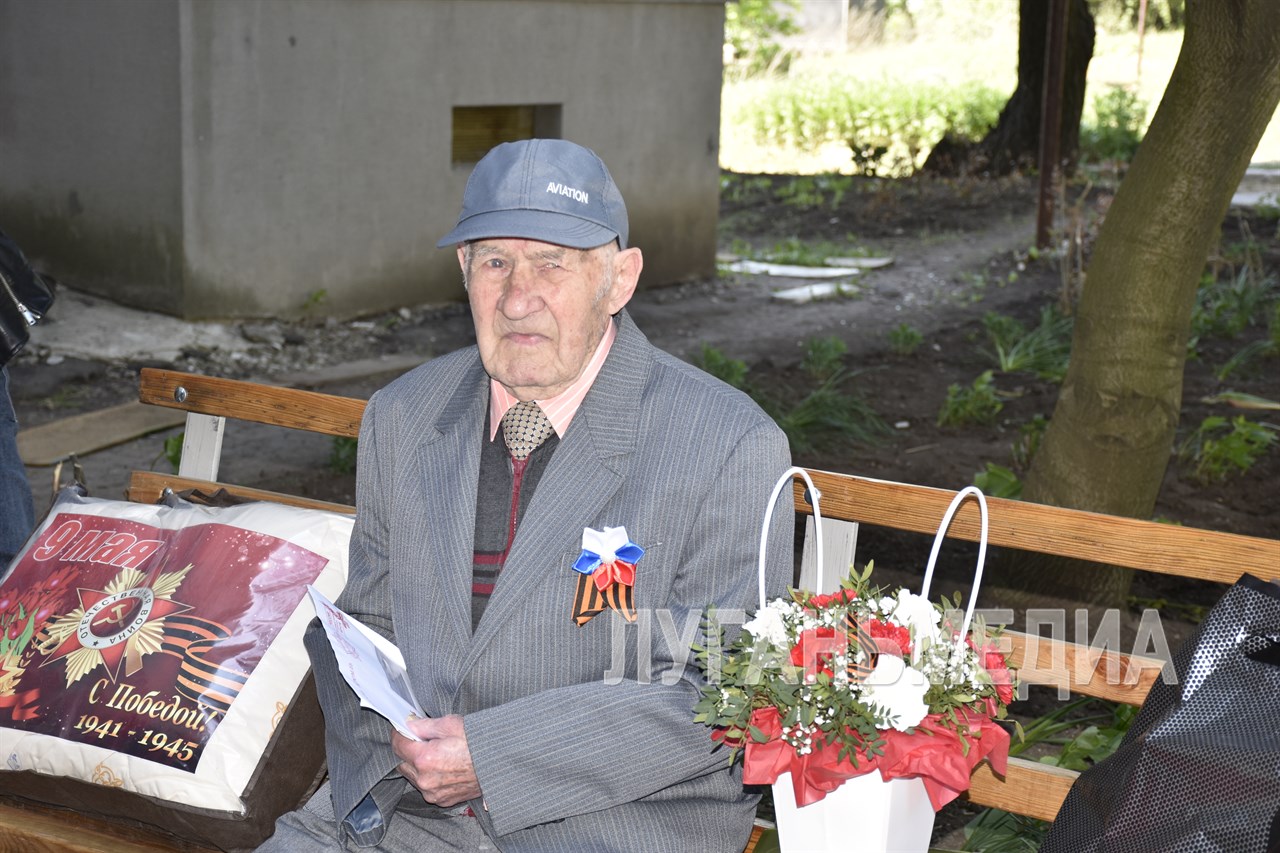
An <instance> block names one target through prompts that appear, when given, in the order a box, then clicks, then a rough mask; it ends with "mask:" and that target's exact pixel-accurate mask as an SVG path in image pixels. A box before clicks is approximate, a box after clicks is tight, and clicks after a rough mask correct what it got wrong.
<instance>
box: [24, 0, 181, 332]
mask: <svg viewBox="0 0 1280 853" xmlns="http://www.w3.org/2000/svg"><path fill="white" fill-rule="evenodd" d="M177 34H178V7H177V6H176V5H175V4H173V3H171V2H169V0H126V2H103V3H84V2H79V0H44V2H14V0H4V2H0V227H2V228H4V229H5V230H6V231H8V232H9V233H11V234H12V235H13V236H14V237H15V238H16V239H18V240H19V242H20V243H21V244H22V245H23V247H24V248H25V249H27V250H28V252H29V253H30V254H33V255H39V256H41V258H42V259H43V260H45V261H46V262H47V263H48V264H50V265H51V266H52V267H54V268H57V269H58V270H59V272H61V271H62V269H63V268H64V267H65V270H66V273H65V277H67V278H68V279H69V280H71V279H74V280H75V281H76V282H79V281H80V280H81V278H82V276H84V275H85V274H87V273H93V274H94V275H95V278H98V279H100V280H101V287H103V288H111V289H112V290H114V291H116V292H118V293H119V296H120V298H121V299H122V300H123V301H129V302H133V303H135V304H137V303H142V304H152V305H154V307H156V308H158V309H160V310H164V311H170V312H176V311H177V310H178V309H179V308H180V307H181V305H180V300H179V296H180V292H179V291H178V290H176V289H170V288H168V287H158V286H156V285H157V283H170V282H176V281H179V280H180V279H181V276H182V218H181V214H182V211H181V206H180V200H181V195H180V191H181V178H182V168H181V153H182V152H181V148H182V146H181V127H180V124H179V121H178V116H179V104H180V98H179V85H178V84H179V69H178V41H177ZM64 261H65V264H64Z"/></svg>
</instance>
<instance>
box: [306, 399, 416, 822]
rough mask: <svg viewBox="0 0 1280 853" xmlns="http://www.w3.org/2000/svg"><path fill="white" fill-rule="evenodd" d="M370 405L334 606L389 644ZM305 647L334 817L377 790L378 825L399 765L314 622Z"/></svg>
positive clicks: (380, 722)
mask: <svg viewBox="0 0 1280 853" xmlns="http://www.w3.org/2000/svg"><path fill="white" fill-rule="evenodd" d="M376 401H377V396H376V395H375V397H374V399H373V400H371V401H370V403H369V406H368V407H367V409H366V410H365V415H364V421H363V423H362V425H361V428H360V444H359V451H358V469H357V470H359V471H360V475H361V483H360V488H359V490H358V495H357V497H358V506H357V508H356V509H357V512H356V520H355V527H354V529H353V531H352V534H351V549H350V557H349V564H348V578H347V585H346V587H345V589H344V590H343V592H342V595H340V596H339V598H338V601H337V602H336V603H337V605H338V606H339V607H340V608H342V609H343V610H345V611H347V612H348V613H350V614H351V615H352V616H354V617H355V618H357V619H359V620H360V621H361V622H363V623H364V624H366V625H368V626H369V627H370V628H372V629H373V630H375V631H378V632H379V633H381V634H382V635H383V636H385V637H387V638H388V639H389V640H391V641H392V642H395V635H394V632H393V631H392V623H391V601H390V595H389V590H390V587H389V581H388V577H387V565H388V563H387V559H386V549H387V535H388V530H387V519H388V518H389V515H388V514H387V507H386V506H383V505H382V503H383V502H384V500H385V496H384V489H382V488H380V480H381V468H380V467H379V466H380V462H381V463H383V464H385V462H386V460H385V459H381V460H380V459H379V456H378V451H377V430H376V428H375V423H376V414H375V412H376V408H377V407H376V405H375V404H376ZM306 646H307V652H308V654H309V655H310V657H311V665H312V668H313V669H314V671H315V679H316V689H317V692H318V693H319V697H320V705H321V708H322V709H323V710H324V718H325V752H326V755H327V758H328V763H329V779H330V792H331V794H332V797H333V805H334V814H335V815H337V816H338V819H339V820H340V821H341V820H342V819H343V818H344V817H346V816H347V815H349V814H350V813H351V811H352V809H354V808H355V807H356V806H357V805H359V804H360V802H361V801H362V800H363V799H364V798H365V796H366V795H367V794H369V793H370V792H373V791H374V789H375V786H376V787H377V791H376V793H375V796H374V799H375V800H376V801H377V802H378V805H379V810H380V811H381V812H382V814H383V817H384V825H385V822H386V820H387V819H388V818H389V816H390V815H389V809H390V808H393V807H394V804H395V802H396V801H397V800H398V799H399V796H400V794H402V793H403V792H404V791H405V790H407V789H408V783H407V782H405V781H404V780H403V779H401V778H400V777H399V776H395V777H394V778H392V779H388V777H389V776H391V775H392V774H393V771H394V769H395V766H396V764H398V763H399V760H398V759H397V758H396V756H395V753H393V752H392V751H391V741H390V734H389V731H390V727H389V724H388V723H387V721H386V720H385V719H383V718H382V717H381V716H380V715H379V714H377V713H376V712H374V711H371V710H369V709H367V708H361V707H360V702H359V699H358V698H357V697H356V694H355V692H354V691H352V690H351V688H350V687H349V686H348V685H347V682H346V680H345V679H344V678H343V676H342V673H341V672H340V671H339V669H338V666H337V662H336V661H335V659H334V656H333V649H332V647H331V646H330V645H329V641H328V638H327V637H326V636H325V633H324V629H323V628H322V627H321V626H320V624H319V622H318V621H313V622H312V623H311V625H310V626H309V628H308V630H307V635H306ZM383 780H388V782H387V784H383V785H379V783H380V782H382V781H383ZM397 780H398V782H399V784H398V786H397V784H396V783H397ZM378 834H379V835H380V832H379V833H378Z"/></svg>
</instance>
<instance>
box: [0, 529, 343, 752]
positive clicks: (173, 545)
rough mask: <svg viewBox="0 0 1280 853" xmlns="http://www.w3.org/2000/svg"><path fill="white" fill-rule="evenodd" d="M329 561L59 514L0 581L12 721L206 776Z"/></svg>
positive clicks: (4, 679) (269, 539)
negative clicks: (274, 647) (204, 769)
mask: <svg viewBox="0 0 1280 853" xmlns="http://www.w3.org/2000/svg"><path fill="white" fill-rule="evenodd" d="M326 562H327V561H326V559H325V558H324V557H322V556H321V555H319V554H315V553H313V552H311V551H309V550H307V549H305V548H301V547H299V546H296V545H293V544H292V543H290V542H288V541H285V540H282V539H279V538H277V537H274V536H270V535H268V534H263V533H258V532H255V531H251V530H246V529H243V528H239V527H235V526H231V525H226V524H218V523H205V524H198V525H193V526H189V527H183V528H180V529H176V530H170V529H164V528H159V527H153V526H151V525H147V524H143V523H141V522H135V521H129V520H125V519H112V518H106V517H102V516H91V515H78V514H74V513H64V514H60V515H59V516H57V517H55V518H54V519H53V520H51V521H50V523H49V524H48V526H47V528H46V529H45V530H44V531H43V532H42V533H41V534H40V536H39V537H38V538H37V539H36V540H35V542H33V543H32V545H31V546H30V547H29V548H28V549H27V550H26V551H25V552H24V553H23V555H22V556H21V557H20V558H19V560H18V561H17V562H16V563H15V565H14V569H13V571H12V572H11V573H10V575H9V577H8V578H7V579H6V580H5V582H4V584H3V585H2V586H0V726H4V727H8V728H13V729H18V730H23V731H31V732H38V733H42V734H47V735H52V736H54V737H60V738H63V739H66V740H71V741H77V742H81V743H89V744H93V745H95V746H101V747H104V748H107V749H111V750H113V751H116V752H121V753H126V754H129V755H133V756H136V757H138V758H143V759H146V760H149V761H156V762H160V763H162V764H165V765H168V766H172V767H176V768H179V769H183V770H189V771H194V770H195V768H196V767H197V766H198V764H199V761H200V756H201V753H202V750H203V747H204V746H205V744H206V743H207V742H208V739H209V737H210V736H211V735H212V734H213V732H214V731H215V730H216V728H217V726H218V722H219V721H220V720H221V719H222V717H223V716H225V715H226V714H227V713H228V711H230V709H231V707H232V706H233V704H234V702H235V700H236V697H237V696H238V695H239V693H240V691H241V689H242V688H243V687H244V685H245V683H246V682H247V681H248V679H249V677H250V676H251V675H252V673H253V671H254V668H255V667H256V666H257V664H258V662H259V661H260V660H261V659H262V656H263V654H264V653H265V651H266V649H267V647H269V646H270V644H271V641H272V640H274V639H275V636H276V635H277V634H278V633H279V631H280V629H281V627H283V625H284V622H285V621H286V620H287V619H288V617H289V616H290V615H291V614H292V612H293V610H294V609H295V608H296V607H297V605H298V603H299V601H300V600H301V598H302V596H303V595H304V594H305V586H306V584H308V583H311V582H313V581H314V580H315V578H316V577H317V576H318V575H319V573H320V571H321V569H323V568H324V566H325V563H326Z"/></svg>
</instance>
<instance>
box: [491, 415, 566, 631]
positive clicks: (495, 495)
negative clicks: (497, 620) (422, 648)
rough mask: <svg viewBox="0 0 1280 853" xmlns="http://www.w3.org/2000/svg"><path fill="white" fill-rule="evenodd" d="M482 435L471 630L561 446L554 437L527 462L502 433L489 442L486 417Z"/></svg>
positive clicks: (551, 436)
mask: <svg viewBox="0 0 1280 853" xmlns="http://www.w3.org/2000/svg"><path fill="white" fill-rule="evenodd" d="M484 435H485V437H486V438H485V440H484V441H481V442H480V483H479V488H478V489H477V490H476V543H475V553H474V555H473V557H472V574H471V630H472V632H474V631H475V629H476V626H477V625H479V624H480V617H481V616H482V615H484V609H485V607H486V606H487V605H488V604H489V596H490V595H492V594H493V591H494V588H495V587H496V586H497V584H498V582H499V577H500V575H501V574H502V566H503V564H504V563H506V561H507V553H508V552H510V550H511V543H512V542H513V541H514V540H515V538H516V529H517V528H518V527H519V525H520V519H522V518H524V511H525V509H526V508H528V506H529V501H530V500H532V499H533V491H534V489H535V488H537V485H538V481H539V480H540V479H542V472H543V471H545V470H546V469H547V464H548V463H549V462H550V461H551V454H553V453H554V452H555V449H556V446H557V445H558V444H559V443H560V441H559V439H558V438H557V437H556V435H555V433H552V434H551V435H550V437H548V438H547V440H546V441H545V442H543V443H542V445H541V446H540V447H538V448H536V449H535V450H534V451H533V453H531V454H530V455H529V458H528V459H525V460H524V461H522V462H517V461H515V460H513V459H512V458H511V454H510V453H509V452H508V451H507V445H506V442H504V441H503V440H502V433H501V431H499V433H498V436H497V437H496V438H495V439H494V440H493V441H489V440H488V435H489V423H488V420H487V419H486V420H485V426H484Z"/></svg>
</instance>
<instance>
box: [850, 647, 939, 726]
mask: <svg viewBox="0 0 1280 853" xmlns="http://www.w3.org/2000/svg"><path fill="white" fill-rule="evenodd" d="M928 690H929V682H928V681H927V680H926V679H925V677H924V674H923V673H921V672H918V671H917V670H914V669H911V668H910V667H908V666H907V665H906V664H905V663H904V662H903V660H902V658H900V657H898V656H896V655H880V658H879V660H877V661H876V668H875V670H873V671H872V673H871V675H869V676H868V677H867V679H866V681H863V682H862V700H863V701H864V702H866V703H867V704H869V705H875V706H876V707H877V708H878V709H880V710H882V711H884V712H885V714H886V715H887V716H888V719H889V724H890V725H891V726H893V727H894V728H895V729H897V730H898V731H900V732H905V731H906V730H907V729H909V728H911V727H912V726H918V725H920V721H921V720H923V719H924V718H925V716H926V715H928V713H929V706H928V705H926V704H925V701H924V694H925V693H926V692H928Z"/></svg>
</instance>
